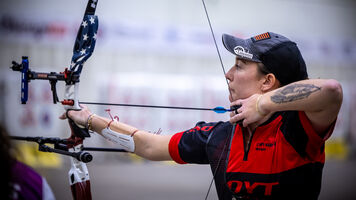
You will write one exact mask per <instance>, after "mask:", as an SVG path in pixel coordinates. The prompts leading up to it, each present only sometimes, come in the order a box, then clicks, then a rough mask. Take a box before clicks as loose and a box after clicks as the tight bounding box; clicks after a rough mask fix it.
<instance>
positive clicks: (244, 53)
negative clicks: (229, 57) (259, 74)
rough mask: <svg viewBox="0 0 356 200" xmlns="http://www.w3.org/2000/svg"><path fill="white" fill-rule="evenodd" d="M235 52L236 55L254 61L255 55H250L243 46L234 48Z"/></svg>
mask: <svg viewBox="0 0 356 200" xmlns="http://www.w3.org/2000/svg"><path fill="white" fill-rule="evenodd" d="M234 52H235V53H236V55H239V56H242V57H246V58H249V59H252V57H253V55H252V54H250V53H249V52H248V51H247V50H245V49H244V48H243V47H242V46H236V47H235V48H234Z"/></svg>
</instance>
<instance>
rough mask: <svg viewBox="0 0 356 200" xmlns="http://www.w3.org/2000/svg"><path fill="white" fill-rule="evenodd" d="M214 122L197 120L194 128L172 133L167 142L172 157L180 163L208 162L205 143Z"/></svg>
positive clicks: (214, 124)
mask: <svg viewBox="0 0 356 200" xmlns="http://www.w3.org/2000/svg"><path fill="white" fill-rule="evenodd" d="M216 124H217V123H205V122H199V123H197V124H196V126H195V127H194V128H191V129H189V130H187V131H183V132H180V133H176V134H175V135H173V136H172V138H171V141H170V142H169V153H170V155H171V157H172V159H173V160H174V161H176V162H177V163H180V164H183V163H196V164H209V161H208V156H207V153H206V144H207V141H208V137H209V135H210V133H211V132H212V130H213V129H214V128H215V126H216Z"/></svg>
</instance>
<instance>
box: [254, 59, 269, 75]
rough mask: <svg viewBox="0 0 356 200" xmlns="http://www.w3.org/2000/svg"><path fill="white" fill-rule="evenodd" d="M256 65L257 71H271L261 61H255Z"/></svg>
mask: <svg viewBox="0 0 356 200" xmlns="http://www.w3.org/2000/svg"><path fill="white" fill-rule="evenodd" d="M257 67H258V71H259V72H260V73H261V74H263V75H266V74H269V73H272V72H271V71H269V70H268V69H267V67H266V66H265V65H264V64H263V63H261V62H258V63H257Z"/></svg>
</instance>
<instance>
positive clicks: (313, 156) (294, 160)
mask: <svg viewBox="0 0 356 200" xmlns="http://www.w3.org/2000/svg"><path fill="white" fill-rule="evenodd" d="M332 130H333V126H332V127H331V128H330V129H329V132H328V134H326V137H325V138H321V137H320V136H319V135H318V134H317V133H316V132H315V131H314V130H313V128H312V126H311V124H310V121H309V120H308V118H307V116H306V115H305V113H304V112H301V111H285V112H277V113H275V114H274V115H273V116H272V117H271V118H270V119H269V120H267V121H266V122H265V123H263V124H261V125H259V126H258V127H257V128H256V129H255V130H254V131H253V133H252V136H251V139H250V142H249V143H248V144H247V143H246V144H245V143H244V139H243V128H242V127H241V126H240V125H237V126H236V129H235V131H234V132H233V133H232V125H231V124H230V123H229V122H218V123H205V122H199V123H198V124H197V125H196V127H194V128H192V129H190V130H187V131H184V132H180V133H176V134H175V135H173V137H172V138H171V140H170V143H169V152H170V155H171V157H172V159H173V160H175V161H176V162H177V163H180V164H184V163H197V164H210V166H211V169H212V172H213V173H214V172H215V173H216V175H215V177H214V179H215V183H216V184H215V185H216V189H217V192H218V196H219V199H231V198H232V197H234V196H235V197H239V198H242V199H317V198H318V195H319V193H320V187H321V177H322V170H323V166H324V161H325V152H324V144H325V140H326V139H327V138H328V137H329V136H330V135H331V132H332ZM245 145H248V146H247V148H245Z"/></svg>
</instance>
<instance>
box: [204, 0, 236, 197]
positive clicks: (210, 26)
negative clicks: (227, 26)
mask: <svg viewBox="0 0 356 200" xmlns="http://www.w3.org/2000/svg"><path fill="white" fill-rule="evenodd" d="M202 3H203V7H204V11H205V15H206V18H207V20H208V24H209V28H210V32H211V35H212V37H213V40H214V44H215V48H216V51H217V54H218V57H219V60H220V64H221V68H222V70H223V73H224V77H225V80H226V84H227V88H228V90H229V94H230V96H231V98H232V94H231V89H230V87H229V81H228V79H227V78H226V72H225V67H224V64H223V61H222V59H221V54H220V51H219V47H218V45H217V42H216V39H215V34H214V30H213V27H212V25H211V21H210V17H209V14H208V10H207V8H206V5H205V1H204V0H202ZM234 129H235V125H234V126H233V128H232V133H233V132H235V130H234ZM232 133H231V134H232ZM227 142H228V138H227V139H226V141H225V144H224V148H223V150H222V152H221V154H220V156H219V160H218V163H217V167H216V168H215V170H214V173H213V178H212V179H211V181H210V185H209V189H208V191H207V193H206V196H205V200H207V199H208V196H209V193H210V189H211V186H212V185H213V181H214V179H215V176H216V173H217V171H218V169H219V166H220V162H221V159H222V155H223V153H224V151H225V148H226V144H227Z"/></svg>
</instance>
